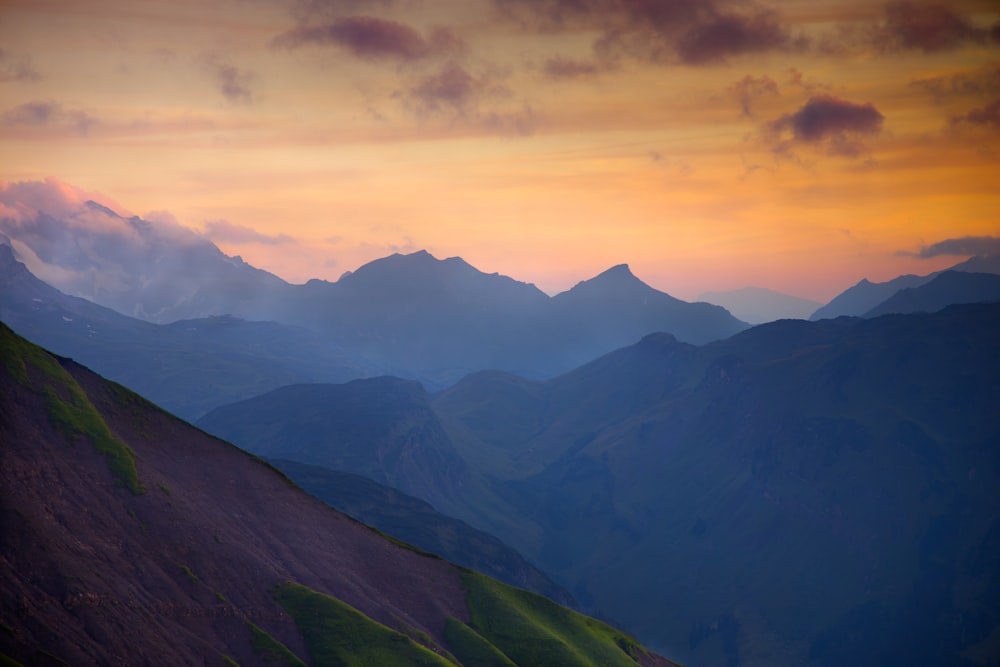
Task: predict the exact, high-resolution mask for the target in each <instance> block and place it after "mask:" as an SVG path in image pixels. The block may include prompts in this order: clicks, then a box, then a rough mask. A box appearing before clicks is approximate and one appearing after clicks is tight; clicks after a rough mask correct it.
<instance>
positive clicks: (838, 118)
mask: <svg viewBox="0 0 1000 667" xmlns="http://www.w3.org/2000/svg"><path fill="white" fill-rule="evenodd" d="M883 120H884V116H883V115H882V114H881V113H880V112H879V110H878V109H876V108H875V107H874V106H873V105H872V104H856V103H854V102H849V101H847V100H844V99H841V98H838V97H834V96H832V95H814V96H812V97H810V98H809V100H808V101H807V102H806V103H805V104H804V105H803V106H802V108H800V109H799V110H798V111H796V112H794V113H789V114H784V115H783V116H780V117H779V118H776V119H775V120H773V121H770V122H769V123H767V124H766V125H765V126H764V134H765V137H766V139H767V140H768V142H769V143H771V144H772V148H773V149H774V150H775V151H776V152H778V153H787V152H789V151H790V145H791V144H800V145H801V144H811V145H814V146H825V147H826V149H827V152H828V153H830V154H831V155H842V156H846V157H858V156H859V155H860V154H861V152H862V150H863V145H862V144H861V143H860V142H859V141H857V137H858V136H859V135H862V136H873V135H876V134H878V133H879V132H881V131H882V122H883Z"/></svg>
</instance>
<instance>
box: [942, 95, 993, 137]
mask: <svg viewBox="0 0 1000 667" xmlns="http://www.w3.org/2000/svg"><path fill="white" fill-rule="evenodd" d="M951 125H952V126H953V127H954V126H959V125H973V126H980V127H987V128H991V129H993V130H995V131H998V132H1000V98H997V99H995V100H993V101H992V102H990V103H989V104H987V105H986V106H984V107H980V108H976V109H970V110H969V111H967V112H966V113H964V114H959V115H956V116H952V117H951Z"/></svg>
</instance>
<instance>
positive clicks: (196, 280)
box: [0, 184, 291, 323]
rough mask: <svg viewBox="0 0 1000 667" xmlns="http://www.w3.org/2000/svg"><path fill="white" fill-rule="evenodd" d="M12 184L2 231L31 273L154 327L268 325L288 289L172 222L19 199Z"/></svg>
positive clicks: (59, 196)
mask: <svg viewBox="0 0 1000 667" xmlns="http://www.w3.org/2000/svg"><path fill="white" fill-rule="evenodd" d="M20 185H25V184H20ZM17 186H18V184H14V185H12V186H11V187H10V188H8V191H7V192H6V193H5V197H6V200H7V201H5V202H4V203H6V204H8V205H9V206H11V208H9V209H5V210H4V214H3V215H0V232H2V233H4V234H6V236H7V237H8V238H9V242H10V245H12V246H13V247H14V249H15V250H16V251H17V254H18V256H19V257H20V258H21V260H22V261H24V263H25V264H27V265H28V268H29V269H30V270H31V272H32V273H33V274H34V275H36V276H38V277H39V278H41V279H42V280H44V281H46V282H49V283H51V284H52V285H54V286H55V287H57V288H58V289H60V290H61V291H63V292H65V293H68V294H71V295H73V296H79V297H83V298H85V299H87V300H89V301H93V302H94V303H97V304H100V305H102V306H105V307H107V308H111V309H113V310H117V311H118V312H120V313H123V314H125V315H129V316H132V317H137V318H140V319H144V320H147V321H150V322H157V323H167V322H172V321H175V320H179V319H191V318H198V317H205V316H208V315H225V314H237V315H243V316H247V317H250V318H252V319H266V318H263V317H261V315H262V314H263V313H264V312H265V311H266V305H264V304H266V303H270V302H272V301H276V300H277V301H280V300H281V299H282V298H284V296H285V294H286V293H287V291H288V290H289V289H290V287H291V286H290V285H288V284H287V283H286V282H285V281H283V280H281V279H280V278H278V277H277V276H275V275H273V274H270V273H268V272H266V271H262V270H261V269H257V268H255V267H252V266H250V265H249V264H247V263H246V262H244V261H243V260H242V259H241V258H240V257H231V256H228V255H226V254H224V253H223V252H222V251H221V250H219V248H218V247H216V245H215V244H214V243H212V242H211V241H210V240H208V239H207V238H205V237H204V236H202V235H200V234H197V233H196V232H194V231H191V230H189V229H187V228H185V227H182V226H181V225H179V224H177V223H176V222H170V221H166V220H160V221H150V220H144V219H142V218H140V217H138V216H129V217H126V216H124V215H121V214H119V213H117V212H115V211H114V210H112V209H111V208H108V207H107V206H104V205H101V204H98V203H96V202H94V201H89V200H88V201H82V202H77V201H72V200H70V201H68V200H66V199H65V193H64V192H63V191H62V190H63V189H61V188H57V187H56V188H50V189H52V190H53V192H50V193H49V194H48V195H47V196H46V197H42V198H39V197H32V198H30V199H29V198H27V197H23V196H22V197H18V195H17V194H16V192H14V191H15V190H16V189H17ZM11 211H13V214H11Z"/></svg>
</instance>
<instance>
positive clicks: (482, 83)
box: [403, 62, 537, 136]
mask: <svg viewBox="0 0 1000 667" xmlns="http://www.w3.org/2000/svg"><path fill="white" fill-rule="evenodd" d="M513 97H514V93H513V92H512V91H511V90H510V88H508V87H507V85H506V83H505V82H504V73H502V72H499V71H494V70H487V71H485V72H482V73H480V74H478V75H473V74H472V73H470V72H469V71H468V70H467V69H466V68H465V67H463V66H462V65H459V64H457V63H454V62H451V63H447V64H445V65H443V66H442V67H440V68H439V69H438V70H437V71H436V72H433V73H431V74H428V75H425V76H423V77H420V78H419V79H418V80H417V81H416V83H414V84H413V85H412V86H411V87H410V88H409V90H408V91H407V92H406V94H405V97H403V102H404V104H405V105H407V106H408V107H409V108H410V110H411V111H413V112H415V113H416V114H417V116H419V117H423V118H427V117H430V116H435V115H443V116H445V117H446V118H450V120H451V122H454V123H459V124H461V125H464V126H466V127H469V126H472V127H478V128H481V129H485V130H488V131H489V132H490V133H491V134H500V135H505V136H527V135H529V134H532V133H533V132H534V130H535V127H536V124H537V118H536V116H535V113H534V110H533V109H532V108H531V105H529V104H528V103H527V102H523V101H522V102H520V103H519V104H520V106H517V105H518V102H517V101H515V100H513V99H512V98H513Z"/></svg>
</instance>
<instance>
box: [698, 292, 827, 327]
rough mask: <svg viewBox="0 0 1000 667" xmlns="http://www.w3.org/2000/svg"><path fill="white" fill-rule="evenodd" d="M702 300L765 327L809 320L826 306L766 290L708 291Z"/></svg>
mask: <svg viewBox="0 0 1000 667" xmlns="http://www.w3.org/2000/svg"><path fill="white" fill-rule="evenodd" d="M698 300H699V301H706V302H708V303H714V304H715V305H717V306H722V307H723V308H725V309H726V310H728V311H729V312H730V313H732V314H733V316H734V317H736V318H738V319H741V320H743V321H744V322H749V323H750V324H762V323H764V322H773V321H775V320H789V319H792V320H807V319H809V316H810V315H811V314H812V313H814V312H816V310H817V309H818V308H820V307H822V306H823V304H821V303H820V302H818V301H812V300H810V299H803V298H800V297H797V296H791V295H790V294H782V293H781V292H775V291H774V290H770V289H767V288H764V287H743V288H741V289H737V290H730V291H727V292H705V293H704V294H702V295H701V296H699V297H698Z"/></svg>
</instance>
